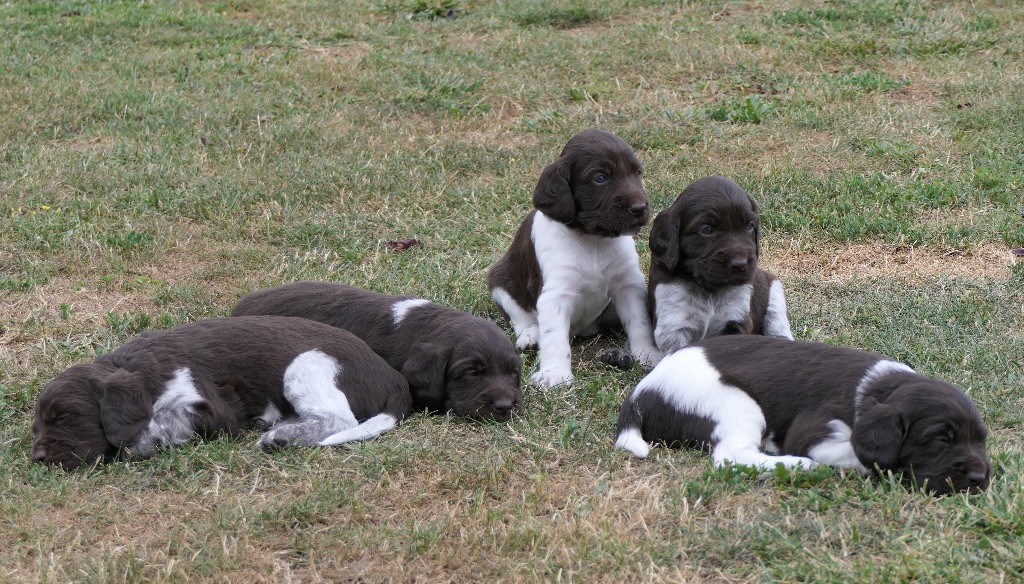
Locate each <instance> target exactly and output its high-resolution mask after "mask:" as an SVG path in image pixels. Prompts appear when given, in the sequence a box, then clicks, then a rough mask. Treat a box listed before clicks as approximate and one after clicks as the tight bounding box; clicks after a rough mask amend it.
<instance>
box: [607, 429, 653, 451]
mask: <svg viewBox="0 0 1024 584" xmlns="http://www.w3.org/2000/svg"><path fill="white" fill-rule="evenodd" d="M615 447H616V448H622V449H623V450H628V451H630V452H632V453H633V454H634V455H635V456H637V457H639V458H647V455H648V454H650V452H651V447H650V445H648V444H647V442H645V441H644V437H643V436H641V435H640V430H638V429H636V428H628V429H626V430H623V431H622V433H621V434H619V436H618V438H616V440H615Z"/></svg>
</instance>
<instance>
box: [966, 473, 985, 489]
mask: <svg viewBox="0 0 1024 584" xmlns="http://www.w3.org/2000/svg"><path fill="white" fill-rule="evenodd" d="M967 480H969V481H970V482H971V485H972V486H976V487H985V486H988V470H987V469H986V470H981V471H978V470H974V471H971V472H970V473H968V474H967Z"/></svg>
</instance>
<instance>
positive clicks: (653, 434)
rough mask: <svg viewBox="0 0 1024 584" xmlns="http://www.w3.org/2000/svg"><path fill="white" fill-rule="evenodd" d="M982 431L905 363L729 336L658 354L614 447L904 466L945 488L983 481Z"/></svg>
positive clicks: (754, 462) (745, 459) (785, 461)
mask: <svg viewBox="0 0 1024 584" xmlns="http://www.w3.org/2000/svg"><path fill="white" fill-rule="evenodd" d="M987 436H988V430H986V429H985V426H984V424H982V421H981V416H980V415H979V413H978V409H977V408H976V407H975V406H974V404H973V403H972V402H971V400H970V399H969V398H968V397H967V396H966V395H965V394H964V392H963V391H961V390H960V389H958V388H957V387H954V386H952V385H950V384H948V383H946V382H943V381H938V380H935V379H930V378H928V377H925V376H923V375H919V374H917V373H915V372H914V371H913V370H912V369H911V368H910V367H907V366H906V365H904V364H902V363H898V362H896V361H892V360H890V359H888V358H887V357H884V356H882V355H878V354H875V353H868V352H865V351H858V350H854V349H844V348H840V347H833V346H830V345H825V344H820V343H807V342H799V341H788V340H784V339H778V338H771V337H762V336H753V335H737V336H723V337H715V338H712V339H707V340H704V341H700V342H697V343H695V344H693V345H691V346H689V347H686V348H684V349H682V350H680V351H677V352H675V353H673V354H671V355H669V356H667V357H665V359H664V360H663V361H662V362H661V364H660V365H658V367H656V368H655V369H654V371H652V372H651V373H650V374H649V375H648V376H647V377H646V378H644V379H643V380H642V381H641V382H640V383H639V384H638V385H637V387H636V389H635V390H634V391H633V394H632V395H631V396H629V398H627V399H626V401H625V403H624V404H623V405H622V411H621V412H620V414H619V422H618V429H617V439H616V441H615V446H617V447H619V448H624V449H626V450H629V451H630V452H632V453H633V454H635V455H636V456H639V457H641V458H644V457H646V456H647V454H648V451H649V447H648V444H647V442H649V441H662V442H665V443H667V444H669V445H670V446H672V445H677V444H690V445H705V444H707V445H710V446H711V456H712V458H713V459H714V461H715V464H716V465H719V466H721V465H724V464H725V463H733V464H743V465H750V466H754V467H758V468H761V469H770V468H773V467H775V466H776V465H777V464H782V465H784V466H786V467H795V466H798V465H802V466H804V467H805V468H808V467H811V466H814V465H815V464H817V463H820V464H828V465H834V466H839V467H846V468H853V469H856V470H857V471H859V472H860V473H862V474H868V473H869V472H871V471H875V472H884V471H893V472H902V473H903V478H904V480H906V481H908V482H910V481H912V482H914V483H916V484H917V485H918V486H921V487H924V488H926V489H928V490H930V491H932V492H934V493H935V494H946V493H950V492H954V491H981V490H984V489H985V488H987V487H988V484H989V479H990V477H991V474H992V467H991V464H990V463H989V461H988V458H987V457H986V455H985V439H986V437H987ZM768 453H770V454H768Z"/></svg>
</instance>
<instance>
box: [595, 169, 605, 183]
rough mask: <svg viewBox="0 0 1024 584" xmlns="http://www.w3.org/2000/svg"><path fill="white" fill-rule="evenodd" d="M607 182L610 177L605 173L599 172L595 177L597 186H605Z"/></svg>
mask: <svg viewBox="0 0 1024 584" xmlns="http://www.w3.org/2000/svg"><path fill="white" fill-rule="evenodd" d="M606 182H608V175H607V174H604V173H603V172H599V173H597V174H595V175H594V184H596V185H603V184H604V183H606Z"/></svg>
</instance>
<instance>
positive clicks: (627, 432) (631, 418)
mask: <svg viewBox="0 0 1024 584" xmlns="http://www.w3.org/2000/svg"><path fill="white" fill-rule="evenodd" d="M642 427H643V417H642V416H641V415H640V408H638V407H637V404H636V394H635V393H634V394H633V395H631V396H629V397H628V398H626V401H625V402H623V404H622V409H621V410H620V411H619V421H618V423H617V424H616V425H615V436H616V437H615V447H616V448H622V449H623V450H628V451H630V452H632V453H633V455H634V456H637V457H639V458H647V455H648V454H649V453H650V451H651V447H650V446H648V444H647V442H646V441H645V440H644V437H643V433H641V431H640V429H641V428H642Z"/></svg>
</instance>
